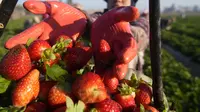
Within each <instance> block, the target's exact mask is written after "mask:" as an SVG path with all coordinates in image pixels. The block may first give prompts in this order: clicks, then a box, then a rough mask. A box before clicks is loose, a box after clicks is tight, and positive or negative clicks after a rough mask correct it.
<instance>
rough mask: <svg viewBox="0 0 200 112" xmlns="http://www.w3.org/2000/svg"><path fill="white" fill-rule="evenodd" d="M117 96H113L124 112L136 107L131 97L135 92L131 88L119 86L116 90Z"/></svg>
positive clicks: (124, 85) (123, 85)
mask: <svg viewBox="0 0 200 112" xmlns="http://www.w3.org/2000/svg"><path fill="white" fill-rule="evenodd" d="M118 90H119V91H120V93H119V94H116V95H114V99H115V101H116V102H118V103H119V104H120V105H121V106H122V108H123V111H125V112H130V111H133V110H134V108H135V107H136V104H135V99H134V96H133V95H132V94H133V93H134V91H135V89H134V88H133V87H130V86H128V85H127V84H126V83H125V84H121V87H119V88H118Z"/></svg>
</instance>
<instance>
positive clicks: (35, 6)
mask: <svg viewBox="0 0 200 112" xmlns="http://www.w3.org/2000/svg"><path fill="white" fill-rule="evenodd" d="M23 6H24V8H25V9H26V10H28V11H29V12H31V13H33V14H46V13H48V10H47V9H48V8H47V7H48V6H47V4H45V3H44V2H41V1H25V2H24V3H23Z"/></svg>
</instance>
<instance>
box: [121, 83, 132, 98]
mask: <svg viewBox="0 0 200 112" xmlns="http://www.w3.org/2000/svg"><path fill="white" fill-rule="evenodd" d="M118 90H119V91H120V94H121V95H130V94H132V93H133V92H134V91H135V88H133V87H131V86H129V85H128V84H126V83H122V84H121V87H119V88H118Z"/></svg>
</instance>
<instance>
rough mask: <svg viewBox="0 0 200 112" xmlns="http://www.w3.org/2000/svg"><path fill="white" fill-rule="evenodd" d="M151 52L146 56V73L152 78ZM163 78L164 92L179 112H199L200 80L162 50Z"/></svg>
mask: <svg viewBox="0 0 200 112" xmlns="http://www.w3.org/2000/svg"><path fill="white" fill-rule="evenodd" d="M148 54H149V50H148V51H147V52H146V55H145V66H144V73H145V74H146V75H149V76H150V77H151V61H150V56H149V55H148ZM161 69H162V76H163V85H164V86H163V87H164V92H165V94H166V96H167V98H168V101H169V102H170V105H172V102H173V105H174V106H172V107H171V108H176V111H177V112H199V111H200V106H199V99H200V96H199V94H200V78H197V77H192V75H191V74H190V73H189V71H188V69H187V68H185V67H184V66H183V65H182V64H181V63H179V62H177V61H176V60H175V59H174V58H173V57H172V56H171V55H170V54H169V53H168V52H167V51H165V50H162V65H161Z"/></svg>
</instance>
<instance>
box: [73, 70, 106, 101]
mask: <svg viewBox="0 0 200 112" xmlns="http://www.w3.org/2000/svg"><path fill="white" fill-rule="evenodd" d="M72 92H73V93H74V95H75V96H76V97H77V98H78V99H80V100H82V101H83V102H84V103H85V104H88V103H97V102H101V101H103V100H105V99H106V98H107V97H108V95H107V91H106V88H105V86H104V83H103V81H102V80H101V78H100V76H99V75H97V74H95V73H93V72H87V73H85V74H83V75H82V76H80V77H78V78H77V79H76V80H75V82H74V83H73V85H72Z"/></svg>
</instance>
